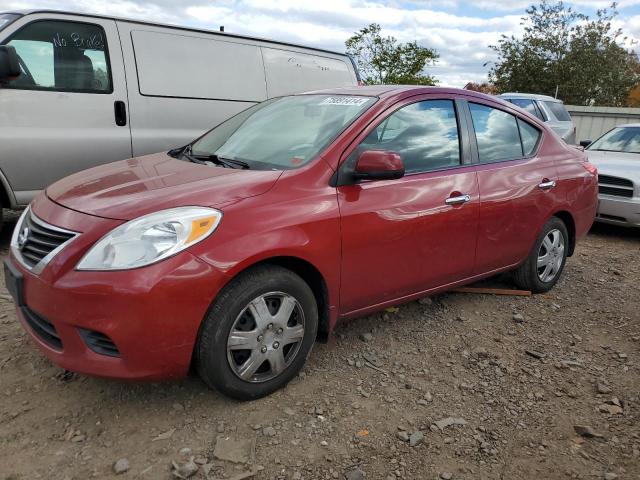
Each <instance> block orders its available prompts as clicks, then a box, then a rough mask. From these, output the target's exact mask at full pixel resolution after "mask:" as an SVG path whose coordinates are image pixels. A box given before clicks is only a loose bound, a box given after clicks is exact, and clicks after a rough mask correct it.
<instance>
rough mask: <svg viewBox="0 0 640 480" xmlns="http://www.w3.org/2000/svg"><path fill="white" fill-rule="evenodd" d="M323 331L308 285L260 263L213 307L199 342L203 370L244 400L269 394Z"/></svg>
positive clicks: (226, 391)
mask: <svg viewBox="0 0 640 480" xmlns="http://www.w3.org/2000/svg"><path fill="white" fill-rule="evenodd" d="M317 329H318V307H317V305H316V301H315V297H314V295H313V292H312V291H311V289H310V288H309V286H308V285H307V283H306V282H305V281H304V280H303V279H302V278H300V277H299V276H298V275H296V274H295V273H293V272H292V271H290V270H287V269H286V268H282V267H279V266H275V265H265V266H260V267H256V268H254V269H252V270H249V271H247V272H245V273H243V274H241V275H240V276H239V277H237V278H236V279H234V280H232V281H231V283H230V284H229V285H228V286H227V287H225V288H224V289H223V291H222V292H221V293H220V295H219V296H218V298H217V299H216V300H215V301H214V303H213V305H212V307H211V308H210V309H209V312H208V313H207V316H206V317H205V319H204V321H203V324H202V326H201V328H200V334H199V338H198V342H197V345H196V366H197V370H198V373H199V375H200V377H201V378H202V379H203V380H204V381H205V383H206V384H207V385H209V386H210V387H212V388H215V389H217V390H219V391H220V392H222V393H224V394H225V395H228V396H230V397H233V398H236V399H238V400H253V399H256V398H260V397H264V396H265V395H268V394H270V393H272V392H274V391H275V390H277V389H279V388H281V387H283V386H285V385H286V384H287V383H288V382H289V381H290V380H291V379H292V378H293V377H294V376H295V375H296V373H298V371H299V370H300V369H301V368H302V366H303V365H304V362H305V361H306V359H307V357H308V356H309V353H310V352H311V348H312V346H313V343H314V341H315V338H316V332H317Z"/></svg>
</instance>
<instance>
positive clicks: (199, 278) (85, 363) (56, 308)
mask: <svg viewBox="0 0 640 480" xmlns="http://www.w3.org/2000/svg"><path fill="white" fill-rule="evenodd" d="M40 203H41V204H42V202H40ZM45 207H47V208H43V206H42V205H40V208H38V203H37V202H36V204H35V205H34V212H35V213H36V214H37V215H38V216H39V217H40V218H42V219H43V220H45V221H47V222H49V223H52V224H54V225H59V226H61V227H66V228H72V227H74V226H75V227H76V228H75V230H76V231H81V230H79V229H78V228H77V227H78V226H79V225H84V227H89V228H87V231H91V232H93V235H92V236H95V237H97V238H99V237H100V236H102V234H103V233H104V232H103V230H104V228H101V227H102V226H101V225H100V223H105V226H106V224H109V225H108V228H111V226H112V225H111V224H112V223H113V222H112V221H105V219H101V218H98V217H91V216H89V215H84V214H80V213H77V212H73V211H70V210H67V209H63V208H62V207H59V206H57V205H55V204H54V205H53V206H52V205H45ZM70 217H73V218H72V219H71V218H70ZM65 218H66V219H67V220H69V221H68V222H67V221H65ZM92 224H93V225H92ZM92 227H95V228H92ZM94 230H95V231H94ZM86 236H87V237H89V235H88V234H87V235H86ZM83 237H84V235H83V234H82V233H81V234H80V235H79V236H78V238H77V239H76V240H74V243H73V244H70V245H67V246H65V248H63V249H62V250H61V251H60V252H59V253H58V254H57V255H56V257H55V258H54V259H53V260H52V261H51V262H50V264H48V265H47V267H46V268H45V269H44V270H43V271H42V272H41V273H40V274H37V275H36V274H33V273H32V272H31V271H30V270H29V269H28V268H26V267H25V266H24V265H23V264H21V263H20V262H19V261H18V260H17V259H16V258H15V256H14V255H13V254H10V256H9V258H8V259H7V262H9V266H8V269H9V270H13V271H14V272H15V275H16V276H18V277H20V276H21V277H22V280H21V282H19V283H20V284H21V289H20V290H21V294H20V298H21V300H22V302H21V303H22V305H18V307H17V314H18V318H19V319H20V322H21V323H22V325H23V327H24V328H25V330H26V331H27V332H28V333H29V334H30V336H31V337H32V339H33V340H34V341H35V343H36V345H37V346H38V347H39V348H40V350H41V351H42V352H43V353H44V354H45V355H46V356H47V357H48V358H49V359H50V360H51V361H52V362H54V363H55V364H57V365H59V366H60V367H62V368H64V369H67V370H71V371H74V372H79V373H83V374H88V375H94V376H99V377H107V378H118V379H132V380H133V379H139V380H142V379H144V380H160V379H168V378H176V377H180V376H184V375H185V374H186V373H187V371H188V369H189V365H190V363H191V358H192V353H193V348H194V344H195V341H196V337H197V333H198V329H199V327H200V323H201V322H202V319H203V318H204V316H205V315H206V312H207V310H208V308H209V306H210V304H211V302H212V300H213V299H214V298H215V296H216V295H217V293H218V291H219V290H220V288H221V287H222V286H223V285H224V284H225V283H226V280H227V279H226V277H225V275H224V274H222V273H221V272H219V271H218V270H216V269H215V268H214V267H212V266H211V265H210V264H208V263H206V262H204V261H202V260H200V259H198V258H197V257H195V256H193V255H191V254H190V253H189V252H186V251H185V252H181V253H180V254H178V255H176V256H174V257H172V258H169V259H167V260H165V261H162V262H159V263H156V264H154V265H150V266H147V267H144V268H139V269H135V270H126V271H113V272H91V271H77V270H75V268H74V267H75V265H76V264H77V261H78V260H79V258H80V257H81V256H82V255H83V254H84V252H85V251H86V248H87V247H88V246H90V245H91V244H92V243H93V242H94V241H95V239H87V238H83ZM85 242H86V245H84V243H85ZM9 275H11V274H9ZM12 293H15V292H12ZM16 300H17V301H16V303H20V302H19V301H18V300H19V298H18V295H16Z"/></svg>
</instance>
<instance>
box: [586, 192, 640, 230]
mask: <svg viewBox="0 0 640 480" xmlns="http://www.w3.org/2000/svg"><path fill="white" fill-rule="evenodd" d="M596 221H598V222H602V223H609V224H612V225H621V226H625V227H640V198H636V197H634V198H622V197H616V196H613V195H599V196H598V212H597V214H596Z"/></svg>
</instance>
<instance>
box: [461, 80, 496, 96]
mask: <svg viewBox="0 0 640 480" xmlns="http://www.w3.org/2000/svg"><path fill="white" fill-rule="evenodd" d="M464 89H465V90H471V91H472V92H480V93H486V94H487V95H497V94H498V89H497V88H496V86H495V85H494V84H493V83H488V82H483V83H475V82H469V83H467V84H466V85H465V86H464Z"/></svg>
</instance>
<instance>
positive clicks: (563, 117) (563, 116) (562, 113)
mask: <svg viewBox="0 0 640 480" xmlns="http://www.w3.org/2000/svg"><path fill="white" fill-rule="evenodd" d="M543 103H544V106H545V107H547V108H548V109H549V110H551V113H553V116H554V117H556V120H558V121H560V122H570V121H571V116H570V115H569V112H567V109H566V108H565V107H564V105H563V104H562V103H560V102H546V101H545V102H543Z"/></svg>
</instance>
